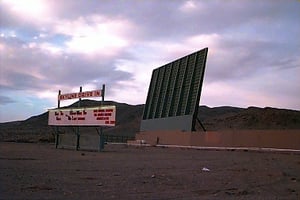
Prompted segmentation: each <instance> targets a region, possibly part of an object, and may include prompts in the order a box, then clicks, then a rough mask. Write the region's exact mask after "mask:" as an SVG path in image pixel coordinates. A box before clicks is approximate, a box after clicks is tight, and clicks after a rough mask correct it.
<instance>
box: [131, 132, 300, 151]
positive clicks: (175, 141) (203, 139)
mask: <svg viewBox="0 0 300 200" xmlns="http://www.w3.org/2000/svg"><path fill="white" fill-rule="evenodd" d="M136 140H139V141H142V140H143V141H145V142H146V143H148V144H150V145H157V144H163V145H181V146H202V147H256V148H279V149H297V150H300V130H228V131H207V132H182V131H147V132H140V133H139V134H137V135H136Z"/></svg>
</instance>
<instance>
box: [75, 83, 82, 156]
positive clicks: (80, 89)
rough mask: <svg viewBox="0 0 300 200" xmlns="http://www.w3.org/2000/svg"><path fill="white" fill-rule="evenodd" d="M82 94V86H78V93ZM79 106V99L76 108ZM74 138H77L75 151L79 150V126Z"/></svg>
mask: <svg viewBox="0 0 300 200" xmlns="http://www.w3.org/2000/svg"><path fill="white" fill-rule="evenodd" d="M81 92H82V86H80V88H79V93H81ZM80 104H81V98H79V101H78V108H80V106H81V105H80ZM76 136H77V141H76V151H78V150H79V148H80V144H79V141H80V132H79V126H77V128H76Z"/></svg>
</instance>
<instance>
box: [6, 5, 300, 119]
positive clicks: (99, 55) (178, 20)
mask: <svg viewBox="0 0 300 200" xmlns="http://www.w3.org/2000/svg"><path fill="white" fill-rule="evenodd" d="M299 19H300V1H298V0H264V1H261V0H227V1H225V0H195V1H193V0H187V1H185V0H144V1H142V0H90V1H86V0H59V1H58V0H22V1H20V0H0V122H7V121H16V120H24V119H27V118H29V117H31V116H33V115H38V114H42V113H43V112H46V111H47V109H50V108H55V107H56V106H57V95H58V90H61V91H62V93H71V92H78V91H79V87H80V86H82V88H83V91H90V90H94V89H101V88H102V84H105V85H106V94H105V100H112V101H117V102H122V103H128V104H131V105H137V104H144V103H145V102H146V98H147V92H148V87H149V84H150V79H151V75H152V71H153V69H155V68H158V67H160V66H162V65H164V64H167V63H169V62H171V61H174V60H176V59H178V58H181V57H183V56H185V55H188V54H190V53H193V52H195V51H198V50H200V49H203V48H206V47H208V49H209V50H208V57H207V63H206V70H205V75H204V82H203V87H202V93H201V99H200V105H207V106H209V107H217V106H236V107H244V108H246V107H249V106H257V107H276V108H286V109H294V110H300V22H299ZM95 100H101V99H99V98H95ZM74 101H76V100H67V101H63V102H61V105H62V106H64V105H69V104H71V103H73V102H74Z"/></svg>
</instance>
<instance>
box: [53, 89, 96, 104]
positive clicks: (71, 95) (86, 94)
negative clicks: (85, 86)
mask: <svg viewBox="0 0 300 200" xmlns="http://www.w3.org/2000/svg"><path fill="white" fill-rule="evenodd" d="M101 95H102V92H101V90H93V91H87V92H78V93H68V94H60V95H58V100H60V101H61V100H68V99H78V98H87V97H101Z"/></svg>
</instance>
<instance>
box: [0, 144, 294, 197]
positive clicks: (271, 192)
mask: <svg viewBox="0 0 300 200" xmlns="http://www.w3.org/2000/svg"><path fill="white" fill-rule="evenodd" d="M0 199H88V200H92V199H135V200H138V199H149V200H150V199H151V200H153V199H172V200H173V199H255V200H258V199H289V200H291V199H300V154H299V153H271V152H252V151H224V150H223V151H216V150H195V149H183V148H161V147H132V146H131V147H127V146H126V145H112V144H109V145H106V146H105V150H104V152H87V151H74V150H63V149H55V146H54V144H28V143H0Z"/></svg>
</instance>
